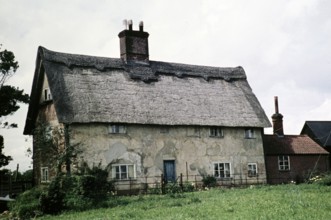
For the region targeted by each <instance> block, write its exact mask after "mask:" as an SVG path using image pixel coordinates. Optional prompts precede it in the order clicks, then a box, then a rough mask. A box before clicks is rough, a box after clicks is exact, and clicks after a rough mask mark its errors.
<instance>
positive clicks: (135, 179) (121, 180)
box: [112, 178, 137, 182]
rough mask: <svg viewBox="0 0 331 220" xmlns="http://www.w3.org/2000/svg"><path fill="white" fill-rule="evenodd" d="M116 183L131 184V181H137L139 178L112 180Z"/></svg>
mask: <svg viewBox="0 0 331 220" xmlns="http://www.w3.org/2000/svg"><path fill="white" fill-rule="evenodd" d="M112 180H113V181H115V182H131V181H137V178H132V179H112Z"/></svg>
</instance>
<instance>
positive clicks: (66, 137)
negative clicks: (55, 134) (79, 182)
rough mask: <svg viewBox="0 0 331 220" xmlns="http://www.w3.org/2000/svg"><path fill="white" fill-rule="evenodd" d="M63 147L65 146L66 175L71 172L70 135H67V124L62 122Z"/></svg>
mask: <svg viewBox="0 0 331 220" xmlns="http://www.w3.org/2000/svg"><path fill="white" fill-rule="evenodd" d="M64 141H65V143H64V148H65V151H66V152H65V163H66V173H67V176H70V174H71V161H70V156H71V153H70V136H69V125H68V124H64Z"/></svg>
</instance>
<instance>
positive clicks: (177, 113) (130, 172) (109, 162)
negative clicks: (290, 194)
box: [24, 24, 271, 187]
mask: <svg viewBox="0 0 331 220" xmlns="http://www.w3.org/2000/svg"><path fill="white" fill-rule="evenodd" d="M118 36H119V38H120V53H121V54H120V58H105V57H95V56H85V55H75V54H67V53H59V52H54V51H50V50H47V49H46V48H43V47H39V49H38V54H37V61H36V69H35V75H34V80H33V86H32V91H31V102H30V105H29V110H28V115H27V119H26V125H25V129H24V134H29V135H34V149H35V150H34V155H33V160H34V162H33V163H34V170H35V181H36V182H37V183H40V182H47V181H49V180H50V179H51V178H52V175H53V173H54V169H55V168H54V167H55V166H56V162H54V161H52V160H51V159H50V158H51V157H50V156H49V155H47V152H48V154H50V152H51V151H47V150H45V149H44V150H40V148H44V147H42V146H38V143H40V141H39V140H40V137H37V134H39V133H40V131H41V130H42V131H47V132H46V134H47V135H46V139H49V140H52V142H53V144H54V143H57V145H58V146H62V148H63V149H67V148H68V147H69V146H74V147H75V148H76V149H77V152H78V153H77V155H75V159H74V160H71V161H66V169H67V172H74V171H76V170H79V169H78V168H79V167H80V166H82V164H83V163H84V164H87V165H88V166H89V167H92V166H96V165H98V164H99V165H100V166H101V167H102V168H103V169H107V170H108V172H109V178H111V179H115V180H117V181H118V184H121V183H122V184H125V183H128V182H130V183H132V182H134V183H135V185H136V186H137V185H138V186H139V184H144V183H146V182H149V183H151V182H155V183H157V182H158V181H159V176H161V175H164V179H165V181H175V180H176V178H177V177H178V176H179V175H180V174H183V175H184V177H185V179H189V178H190V177H192V176H195V177H196V176H199V177H201V176H203V175H213V176H215V177H217V178H218V179H219V180H220V181H221V180H224V181H225V180H226V181H235V182H237V183H239V182H240V181H241V180H243V179H245V181H251V182H252V183H254V182H256V181H258V179H260V180H265V161H264V152H263V146H262V134H263V128H264V127H269V126H271V124H270V122H269V120H268V118H267V117H266V115H265V113H264V110H263V109H262V107H261V105H260V103H259V101H258V100H257V98H256V96H255V95H254V94H253V92H252V89H251V88H250V86H249V84H248V81H247V77H246V74H245V71H244V69H243V68H242V67H235V68H222V67H210V66H198V65H188V64H179V63H170V62H160V61H152V60H149V52H148V36H149V34H148V33H147V32H145V31H144V30H143V25H142V24H140V26H139V30H138V31H136V30H132V24H129V28H128V29H126V30H123V31H122V32H120V33H119V35H118ZM55 131H57V132H55ZM55 133H58V134H60V135H59V136H60V137H62V138H56V139H55V140H54V134H55ZM52 138H53V139H52ZM39 145H40V144H39ZM38 149H39V150H38ZM52 152H56V150H55V151H52ZM51 154H54V153H51ZM77 172H78V171H77ZM131 186H132V185H131ZM118 187H120V185H119V186H118Z"/></svg>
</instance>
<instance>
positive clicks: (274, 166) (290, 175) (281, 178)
mask: <svg viewBox="0 0 331 220" xmlns="http://www.w3.org/2000/svg"><path fill="white" fill-rule="evenodd" d="M272 121H273V132H274V134H273V135H264V137H263V145H264V151H265V160H266V171H267V178H268V183H271V184H279V183H289V182H295V183H300V182H304V181H305V180H307V179H309V178H310V177H312V176H314V175H317V174H320V173H324V172H327V171H328V170H329V169H328V168H329V165H328V164H329V159H328V158H329V153H328V152H327V151H326V150H325V149H323V148H322V147H320V146H319V145H318V144H317V143H315V142H314V141H313V140H312V139H311V138H310V137H309V136H307V135H304V134H302V135H284V129H283V115H282V114H280V113H279V110H278V98H277V97H275V114H273V115H272Z"/></svg>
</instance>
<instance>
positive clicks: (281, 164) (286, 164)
mask: <svg viewBox="0 0 331 220" xmlns="http://www.w3.org/2000/svg"><path fill="white" fill-rule="evenodd" d="M285 158H286V159H285ZM278 170H279V171H290V170H291V166H290V156H289V155H280V156H278Z"/></svg>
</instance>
